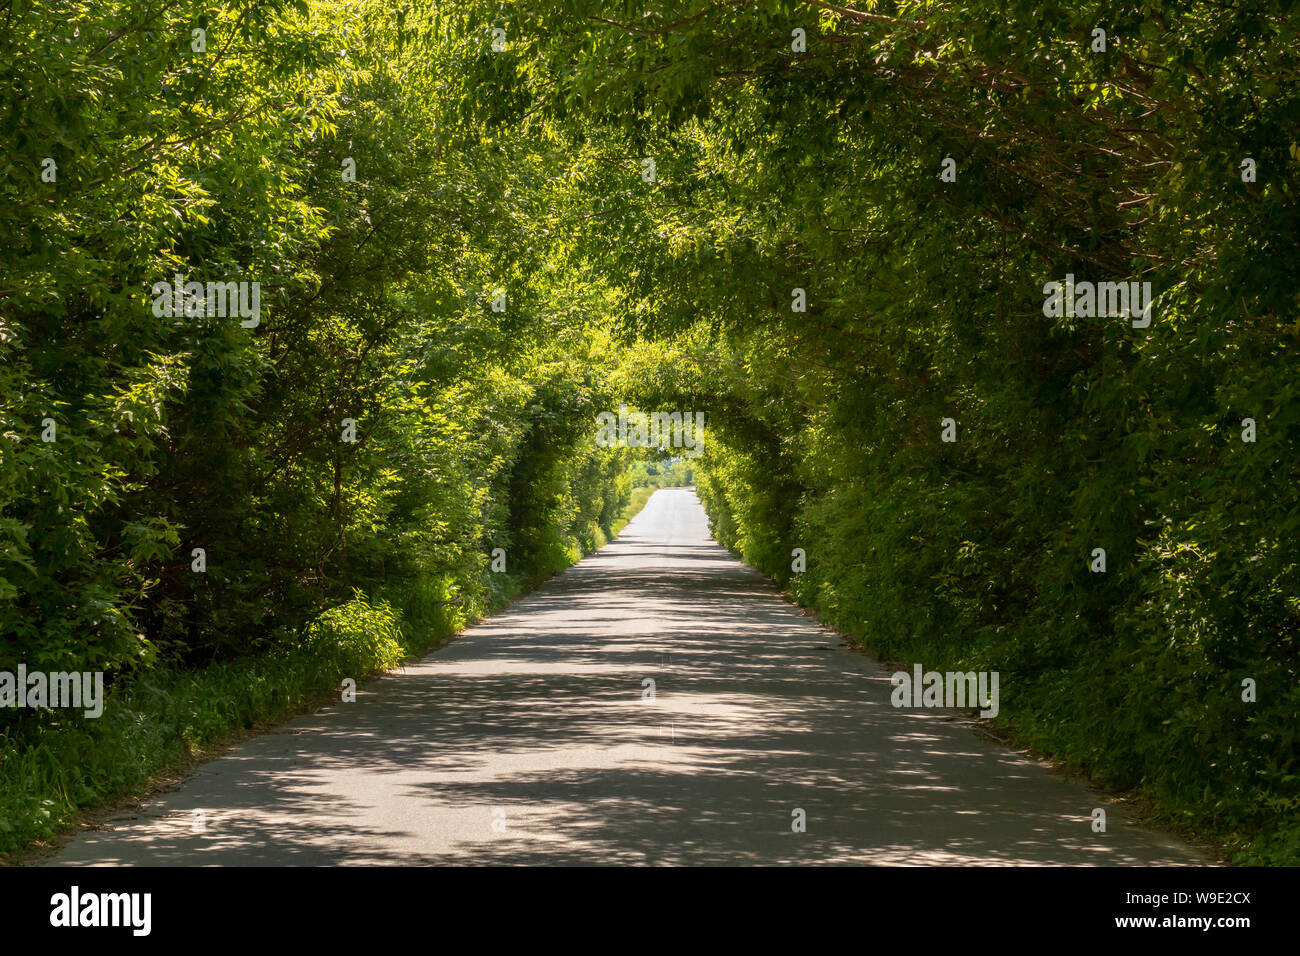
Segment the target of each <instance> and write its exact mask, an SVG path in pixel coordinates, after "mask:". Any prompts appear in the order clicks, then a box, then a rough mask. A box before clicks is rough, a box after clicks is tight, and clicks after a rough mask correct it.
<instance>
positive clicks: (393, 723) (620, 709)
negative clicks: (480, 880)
mask: <svg viewBox="0 0 1300 956" xmlns="http://www.w3.org/2000/svg"><path fill="white" fill-rule="evenodd" d="M922 663H924V662H922ZM647 679H651V680H653V681H654V696H653V699H650V698H649V696H648V693H647V692H648V690H649V687H648V686H647V685H646V684H645V683H644V682H645V681H646V680H647ZM1004 686H1005V685H1004ZM892 689H893V688H892V687H891V685H890V683H889V672H888V671H886V670H884V669H882V668H881V667H880V665H878V664H876V663H875V662H874V661H873V660H872V659H871V658H869V657H867V656H866V655H864V654H862V653H859V652H856V651H852V650H850V649H848V648H846V647H844V646H842V643H841V639H840V638H839V637H838V636H837V635H835V634H834V633H832V632H830V631H828V630H826V629H824V628H822V627H820V626H818V625H817V624H815V623H814V622H813V621H811V620H810V619H809V618H807V617H805V616H802V615H801V614H800V613H799V611H798V609H796V608H794V607H792V606H791V605H790V604H788V603H786V602H785V601H784V600H783V599H782V598H781V596H780V595H779V594H778V593H777V592H776V591H775V590H774V588H773V587H772V586H771V585H770V584H769V583H768V582H767V581H766V579H765V578H763V577H762V576H761V575H760V574H758V572H756V571H754V570H752V569H751V568H748V567H746V566H745V565H743V564H741V563H740V562H738V561H737V560H735V559H734V558H732V557H731V556H730V555H729V554H728V553H727V552H726V551H725V550H724V549H722V548H721V547H719V546H718V545H717V544H715V543H714V542H713V540H712V539H711V538H710V536H709V532H708V526H707V521H706V519H705V515H704V511H703V509H702V508H701V507H700V505H699V503H698V501H697V500H696V498H695V495H694V493H693V492H691V491H688V490H669V491H660V492H658V493H656V494H655V495H654V496H653V497H652V498H651V500H650V503H649V504H648V505H647V506H646V509H645V510H644V511H643V512H642V513H641V514H640V515H639V516H638V517H637V518H636V519H635V520H634V521H633V522H632V523H631V524H629V525H628V527H627V529H626V530H625V531H624V533H623V535H622V536H621V537H620V538H619V539H618V540H617V541H615V542H613V543H611V544H609V545H607V546H606V547H604V548H602V549H601V550H600V551H599V552H597V553H596V554H594V555H592V556H590V557H588V558H587V559H586V560H584V561H582V562H581V563H579V564H577V565H575V566H574V567H572V568H570V569H569V570H568V571H566V572H565V573H564V574H561V575H559V576H557V577H556V578H554V579H552V580H551V581H549V582H548V583H546V584H545V585H543V586H542V587H541V588H539V589H538V590H536V591H534V592H533V593H532V594H530V595H528V596H526V597H524V598H522V599H520V600H519V601H518V602H516V603H515V604H513V605H511V606H510V607H509V608H507V609H506V610H504V611H503V612H502V613H500V614H497V615H496V616H495V617H492V618H491V619H489V620H487V621H485V622H484V623H482V624H480V625H478V626H476V627H473V628H471V629H470V630H467V631H466V632H465V633H464V634H463V635H462V636H461V637H460V638H458V639H457V640H455V641H453V642H452V643H450V644H448V645H446V646H445V647H443V648H442V649H440V650H438V651H436V652H435V653H433V654H431V655H430V656H429V657H428V658H426V659H425V660H424V661H423V662H421V663H420V664H419V665H417V666H413V667H409V668H407V669H406V670H405V671H403V672H400V673H395V674H390V675H387V676H385V677H381V678H379V679H376V680H374V681H370V682H368V683H364V684H362V686H361V688H360V690H359V692H358V695H357V700H356V702H355V703H340V704H337V705H334V706H332V707H330V708H328V709H326V710H323V711H320V712H317V713H315V714H311V715H308V716H305V717H302V718H299V719H296V720H294V721H292V722H290V723H288V724H286V725H284V726H283V727H282V728H280V729H279V730H278V731H277V732H274V733H269V734H266V735H264V736H261V737H257V738H254V739H251V740H249V741H247V742H246V743H244V744H243V745H241V746H240V747H238V748H237V749H235V750H234V751H232V752H231V753H229V754H228V755H227V756H224V757H222V758H221V759H218V760H214V761H211V762H209V763H207V764H204V765H203V766H202V767H200V768H199V770H198V771H197V772H196V773H195V774H194V775H193V776H192V777H191V778H190V779H189V780H188V781H187V782H186V783H185V784H184V785H183V786H181V787H180V788H179V789H177V790H175V791H173V792H171V793H167V794H164V795H160V796H158V797H156V798H154V799H152V800H151V801H149V802H147V803H146V804H145V807H144V809H143V811H141V812H137V813H133V814H130V815H123V816H121V817H119V818H116V819H113V820H110V821H109V822H108V824H107V825H105V826H104V827H103V828H101V829H99V830H94V831H87V832H84V833H83V834H81V835H79V836H78V837H77V838H76V839H75V840H73V841H72V842H71V843H70V844H68V845H67V846H66V847H64V848H63V849H62V850H61V851H60V852H59V853H58V854H57V855H56V856H55V857H54V858H53V859H52V860H51V861H50V862H51V863H53V864H56V865H57V864H154V865H162V864H182V865H213V864H220V865H244V866H249V865H330V864H437V863H458V864H776V863H855V864H890V865H898V864H939V865H1014V864H1024V863H1047V864H1081V865H1096V864H1103V865H1106V864H1109V865H1115V864H1179V863H1184V864H1185V863H1192V864H1195V863H1203V862H1207V861H1206V860H1204V859H1203V858H1202V857H1200V856H1199V855H1198V854H1197V853H1196V852H1195V851H1193V850H1191V849H1189V848H1188V847H1186V846H1185V845H1183V844H1181V843H1180V842H1178V841H1176V840H1174V839H1172V838H1169V837H1167V836H1164V835H1161V834H1159V833H1156V832H1152V831H1149V830H1144V829H1140V828H1137V827H1134V826H1132V825H1131V824H1129V823H1128V822H1127V821H1126V815H1125V813H1124V812H1123V810H1122V809H1121V808H1120V807H1118V806H1116V805H1112V804H1111V803H1110V802H1109V801H1108V800H1107V799H1106V798H1105V797H1104V796H1101V795H1099V794H1097V793H1095V792H1093V791H1090V790H1089V789H1087V788H1086V787H1084V786H1082V785H1080V784H1078V783H1076V782H1072V781H1070V780H1067V779H1064V778H1062V777H1061V776H1060V775H1058V774H1056V773H1054V772H1052V771H1050V770H1049V769H1048V768H1047V767H1046V766H1045V765H1043V764H1042V763H1040V762H1038V761H1035V760H1032V759H1029V758H1027V757H1025V756H1024V755H1022V754H1019V753H1016V752H1013V751H1011V750H1008V749H1006V748H1004V747H1001V746H999V745H997V744H995V743H992V742H990V741H989V740H987V739H986V738H984V737H982V736H980V735H978V734H977V733H975V732H974V731H973V730H972V729H971V728H970V726H969V724H968V723H966V722H964V721H963V720H961V719H957V718H956V717H955V716H954V715H953V713H952V712H944V711H938V710H911V709H900V708H895V707H893V706H892V705H891V703H890V694H891V691H892ZM1097 807H1101V808H1104V809H1106V811H1107V817H1108V818H1107V827H1106V832H1105V833H1095V832H1093V828H1092V826H1091V824H1092V812H1093V809H1094V808H1097ZM799 810H802V811H803V815H804V817H805V819H806V830H805V832H794V829H793V825H794V823H795V820H796V816H797V814H796V811H799Z"/></svg>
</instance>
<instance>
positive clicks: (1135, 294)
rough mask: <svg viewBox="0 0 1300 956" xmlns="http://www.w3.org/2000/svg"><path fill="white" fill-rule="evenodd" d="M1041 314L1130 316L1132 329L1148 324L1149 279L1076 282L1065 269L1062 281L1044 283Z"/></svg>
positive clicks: (1070, 316) (1149, 320) (1094, 316)
mask: <svg viewBox="0 0 1300 956" xmlns="http://www.w3.org/2000/svg"><path fill="white" fill-rule="evenodd" d="M1043 295H1044V296H1046V298H1045V299H1043V315H1045V316H1047V317H1048V318H1049V319H1060V318H1074V317H1076V316H1078V317H1079V318H1085V319H1089V318H1130V317H1132V318H1133V328H1135V329H1145V328H1146V327H1147V326H1149V325H1150V324H1151V298H1152V297H1151V283H1150V282H1095V283H1094V282H1075V281H1074V273H1073V272H1067V273H1066V275H1065V281H1064V282H1057V281H1056V280H1055V279H1053V280H1052V281H1051V282H1048V283H1046V284H1045V285H1044V286H1043Z"/></svg>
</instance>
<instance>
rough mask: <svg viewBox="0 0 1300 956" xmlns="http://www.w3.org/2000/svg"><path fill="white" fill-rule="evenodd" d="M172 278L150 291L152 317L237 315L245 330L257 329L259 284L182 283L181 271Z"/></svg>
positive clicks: (259, 304) (220, 316)
mask: <svg viewBox="0 0 1300 956" xmlns="http://www.w3.org/2000/svg"><path fill="white" fill-rule="evenodd" d="M172 278H173V280H174V281H172V282H168V281H167V280H166V279H161V280H159V281H158V282H155V283H154V284H153V286H152V288H151V289H150V292H151V294H152V295H153V314H154V315H155V316H157V317H158V318H160V319H161V318H164V317H166V318H179V317H181V316H184V317H186V318H198V317H199V316H201V315H206V316H216V317H219V318H227V317H231V318H233V317H235V316H239V318H240V319H241V321H240V323H239V324H240V325H242V326H243V327H244V328H246V329H255V328H257V326H258V324H259V323H260V322H261V320H262V319H261V316H262V284H261V283H260V282H208V283H206V284H205V283H202V282H186V281H185V274H184V273H181V272H178V273H176V275H175V276H173V277H172Z"/></svg>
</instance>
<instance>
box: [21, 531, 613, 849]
mask: <svg viewBox="0 0 1300 956" xmlns="http://www.w3.org/2000/svg"><path fill="white" fill-rule="evenodd" d="M602 539H603V535H600V536H597V537H596V540H595V541H593V542H592V544H597V543H603V540H602ZM582 550H583V548H582V546H581V545H579V544H577V543H575V544H574V545H573V547H572V548H571V549H570V551H569V552H568V554H567V557H569V558H570V559H571V560H573V561H576V560H577V559H578V558H580V557H581V556H582ZM537 581H538V578H537V577H536V576H533V577H527V578H526V577H525V576H523V575H516V574H511V575H506V574H495V575H490V576H488V578H487V582H488V583H487V585H486V586H485V587H483V588H482V589H481V590H482V596H481V597H475V598H473V599H470V600H469V601H467V602H465V603H463V604H461V603H456V602H455V601H448V600H446V598H447V596H448V594H449V590H448V587H447V585H446V584H445V583H441V584H435V585H432V586H430V585H428V584H427V583H426V584H425V585H422V586H415V587H411V588H407V589H405V590H404V591H402V592H401V593H400V594H397V593H394V594H389V595H385V596H384V597H379V596H376V597H371V598H367V597H366V596H365V595H363V594H361V593H360V592H356V594H355V596H354V597H353V599H352V600H351V601H348V602H346V603H344V604H341V605H338V606H336V607H333V608H330V609H329V610H327V611H325V612H324V613H322V614H320V615H318V616H317V617H316V618H315V619H314V620H312V621H311V622H310V623H309V624H308V625H307V626H306V627H305V628H303V630H302V631H301V632H300V633H298V634H296V635H294V634H283V635H280V640H278V641H277V642H276V643H275V645H274V646H273V648H272V649H271V650H268V651H265V652H262V653H258V654H255V655H251V656H248V657H244V658H239V659H236V660H228V661H217V662H213V663H209V664H206V665H204V666H201V667H197V668H181V667H156V668H154V669H152V670H150V671H148V672H145V673H142V674H139V675H135V676H132V677H128V678H124V679H121V680H118V681H115V682H113V683H112V684H111V686H109V687H107V688H106V689H105V701H104V708H103V713H102V715H101V716H99V717H98V718H94V719H91V718H86V717H85V716H84V715H83V714H82V713H81V712H80V711H76V712H71V711H63V710H58V711H55V710H42V711H39V712H20V713H18V714H17V715H16V720H15V721H14V722H13V723H11V724H10V725H9V726H7V727H5V728H4V729H3V730H0V863H7V864H12V863H15V862H20V861H21V859H22V858H23V857H25V856H27V855H28V853H29V852H30V851H32V850H39V849H40V848H41V847H42V845H43V844H44V842H45V841H50V840H51V839H52V838H54V837H56V836H57V835H59V834H60V833H61V832H63V831H65V830H67V829H68V828H70V827H71V826H73V825H74V824H75V823H76V822H77V820H78V818H79V817H80V816H81V814H83V813H84V812H86V811H89V810H93V809H95V808H98V807H100V806H103V805H105V804H107V803H110V802H113V801H115V800H119V799H122V798H127V797H132V796H141V795H143V794H145V793H147V792H149V791H150V789H152V787H153V785H154V783H155V782H156V781H157V780H159V779H160V778H167V777H173V776H175V774H176V773H177V771H180V770H182V769H183V768H186V767H189V766H192V765H193V764H194V763H195V762H196V761H197V760H202V759H206V758H209V757H212V756H215V755H216V754H217V753H218V752H219V751H221V750H222V749H224V747H226V746H227V745H229V744H230V743H232V742H235V741H237V740H238V739H240V738H242V737H244V736H247V734H248V733H249V732H250V731H256V730H257V729H260V728H263V727H265V726H268V725H272V724H276V723H279V722H282V721H284V720H287V719H289V718H291V717H294V716H296V715H298V714H301V713H305V712H309V711H311V710H314V709H316V708H317V707H320V706H323V705H324V704H326V703H328V702H329V701H330V700H338V699H339V697H340V696H341V693H342V688H343V681H344V680H345V679H347V678H351V679H353V680H355V681H357V682H358V683H360V682H361V681H362V680H363V679H364V678H367V677H370V676H374V675H376V674H380V673H384V672H386V671H389V670H392V669H394V668H397V667H400V666H401V665H402V664H403V663H406V662H412V661H415V660H418V659H420V658H421V657H423V656H424V655H425V654H427V653H428V652H429V651H430V650H432V649H433V648H434V647H436V646H438V645H440V644H442V643H444V642H445V641H447V640H449V639H450V638H451V637H453V636H455V634H456V633H458V632H459V631H460V630H462V629H464V628H465V627H466V626H468V625H469V624H472V623H474V622H475V621H476V620H479V619H481V618H482V617H483V616H485V615H486V614H488V613H491V611H493V610H495V609H496V608H498V607H501V606H503V605H505V604H508V603H510V601H512V600H513V599H514V598H516V597H518V596H519V595H520V594H521V593H523V592H524V591H526V590H528V589H529V588H530V587H531V586H532V585H534V584H536V583H537ZM451 593H452V594H454V591H452V592H451ZM385 597H387V598H388V599H387V600H385ZM390 601H391V602H392V603H390Z"/></svg>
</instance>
